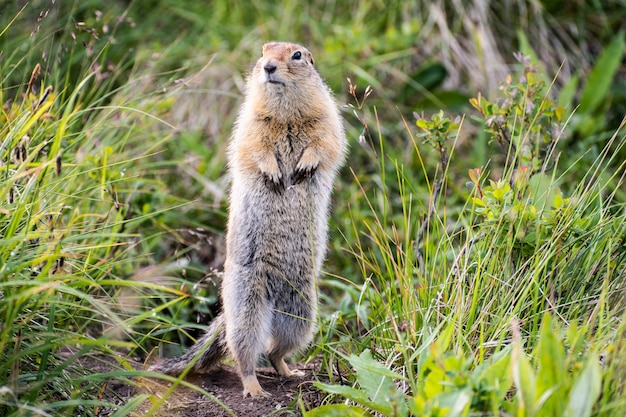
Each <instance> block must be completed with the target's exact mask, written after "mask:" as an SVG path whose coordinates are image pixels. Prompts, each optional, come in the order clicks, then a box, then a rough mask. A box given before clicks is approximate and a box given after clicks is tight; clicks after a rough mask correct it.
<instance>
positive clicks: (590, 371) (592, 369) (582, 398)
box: [567, 354, 602, 417]
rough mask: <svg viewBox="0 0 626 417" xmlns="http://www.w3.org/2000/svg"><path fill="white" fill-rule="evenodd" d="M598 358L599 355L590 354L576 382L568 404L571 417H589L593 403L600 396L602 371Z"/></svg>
mask: <svg viewBox="0 0 626 417" xmlns="http://www.w3.org/2000/svg"><path fill="white" fill-rule="evenodd" d="M596 358H597V355H595V354H591V355H590V357H589V359H588V360H587V365H586V366H585V369H584V370H583V371H582V372H581V374H580V375H579V376H578V379H576V382H574V386H573V387H572V390H571V391H570V393H569V401H568V404H567V415H568V416H569V417H589V416H590V415H591V410H592V408H593V405H594V404H595V402H596V401H597V400H598V397H599V396H600V391H601V390H602V373H601V371H600V365H599V364H598V360H597V359H596Z"/></svg>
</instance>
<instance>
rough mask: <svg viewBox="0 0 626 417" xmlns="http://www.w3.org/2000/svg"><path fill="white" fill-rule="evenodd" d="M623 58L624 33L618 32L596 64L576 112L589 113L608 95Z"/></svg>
mask: <svg viewBox="0 0 626 417" xmlns="http://www.w3.org/2000/svg"><path fill="white" fill-rule="evenodd" d="M623 56H624V32H619V33H618V34H617V35H615V37H614V38H613V40H612V41H611V43H610V44H609V45H608V46H607V47H606V48H605V49H604V51H603V52H602V54H601V55H600V57H599V58H598V61H597V62H596V64H595V66H594V67H593V70H592V71H591V74H589V78H588V80H587V84H586V85H585V88H584V89H583V92H582V95H581V98H580V107H579V108H578V112H579V113H581V114H585V113H591V112H593V111H594V110H596V109H597V107H598V106H599V105H600V103H602V101H603V100H604V99H605V98H606V96H607V94H608V93H609V89H610V88H611V84H612V82H613V78H614V76H615V73H616V72H617V70H618V68H619V66H620V63H621V62H622V57H623Z"/></svg>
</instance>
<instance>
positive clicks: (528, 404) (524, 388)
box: [512, 341, 535, 416]
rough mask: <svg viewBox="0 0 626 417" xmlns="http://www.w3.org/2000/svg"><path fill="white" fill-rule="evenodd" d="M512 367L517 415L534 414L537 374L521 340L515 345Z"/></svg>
mask: <svg viewBox="0 0 626 417" xmlns="http://www.w3.org/2000/svg"><path fill="white" fill-rule="evenodd" d="M512 369H513V380H514V381H515V386H516V388H517V399H518V404H517V415H518V416H531V415H534V413H533V412H532V410H534V408H535V375H534V373H533V369H532V367H531V366H530V362H529V361H528V358H527V357H526V354H525V353H524V350H523V349H522V344H521V342H519V341H518V342H516V343H515V345H514V346H513V356H512Z"/></svg>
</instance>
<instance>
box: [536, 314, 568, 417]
mask: <svg viewBox="0 0 626 417" xmlns="http://www.w3.org/2000/svg"><path fill="white" fill-rule="evenodd" d="M556 330H557V329H555V326H554V325H553V324H552V320H551V316H550V314H548V313H546V314H544V316H543V323H542V325H541V331H540V336H539V344H538V346H537V354H536V356H537V357H538V358H539V361H538V365H539V369H538V371H537V385H536V387H537V391H536V398H542V399H543V401H544V403H543V405H542V407H541V414H542V415H544V416H561V415H563V408H564V407H565V401H566V393H565V367H566V363H565V359H564V353H563V346H562V345H561V342H560V341H559V340H558V339H557V336H556V334H558V332H557V331H556Z"/></svg>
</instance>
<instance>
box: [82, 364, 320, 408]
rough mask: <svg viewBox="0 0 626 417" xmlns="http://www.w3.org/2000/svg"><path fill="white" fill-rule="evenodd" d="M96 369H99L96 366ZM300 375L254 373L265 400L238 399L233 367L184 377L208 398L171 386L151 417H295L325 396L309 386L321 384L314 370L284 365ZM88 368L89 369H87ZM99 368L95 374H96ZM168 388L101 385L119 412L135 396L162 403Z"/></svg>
mask: <svg viewBox="0 0 626 417" xmlns="http://www.w3.org/2000/svg"><path fill="white" fill-rule="evenodd" d="M98 367H99V368H101V367H103V363H102V361H99V363H98ZM290 367H291V368H292V369H293V368H294V367H295V368H297V369H300V370H302V371H304V376H301V377H291V378H284V377H280V376H278V375H277V374H276V372H275V371H274V369H272V368H257V377H258V379H259V382H260V384H261V386H262V387H263V389H264V390H265V391H267V392H268V393H269V394H270V396H269V397H266V398H255V399H252V398H250V397H245V398H244V397H243V386H242V384H241V380H240V378H239V376H238V375H237V373H236V371H235V370H234V368H232V367H230V366H225V365H224V366H222V367H221V368H219V369H216V370H215V371H213V372H211V373H209V374H190V375H187V376H186V378H185V381H186V382H189V383H191V384H193V385H196V386H197V387H200V388H202V389H203V390H205V391H207V392H209V393H210V394H211V395H212V396H213V397H209V396H206V395H204V394H202V393H200V392H198V391H197V390H195V389H193V388H190V387H187V386H184V385H180V384H179V385H177V386H176V387H175V389H174V391H173V392H172V393H171V394H170V395H169V396H168V397H167V399H166V400H165V401H164V402H163V404H162V405H161V406H160V407H159V409H158V411H157V412H156V413H155V414H153V416H155V417H200V416H202V417H213V416H216V417H222V416H237V417H260V416H267V415H270V414H271V415H272V416H278V417H280V416H300V415H302V412H301V411H302V407H304V408H305V409H310V408H312V407H315V406H318V405H320V403H321V401H322V400H323V398H324V397H325V395H324V394H323V393H321V392H319V391H318V390H316V389H315V388H314V387H313V382H314V381H316V380H318V379H324V378H323V376H322V375H318V372H317V370H318V369H319V365H316V364H309V365H306V366H302V365H290ZM92 369H93V368H92ZM102 370H103V369H101V371H102ZM171 386H172V384H171V383H169V382H166V381H163V380H159V379H151V378H138V379H137V380H136V385H134V386H130V385H128V384H126V383H122V382H120V381H110V382H109V383H108V384H107V394H106V396H107V397H108V398H109V401H110V402H112V403H116V404H119V406H120V407H123V406H124V404H126V403H127V402H128V401H129V400H131V399H132V398H135V397H137V396H138V395H141V394H150V395H154V397H156V398H157V399H160V398H163V396H164V395H165V394H166V393H167V391H168V390H169V389H170V388H171ZM152 405H153V404H152V403H151V402H150V401H145V402H144V403H142V404H141V405H140V406H139V407H137V408H135V410H134V413H133V415H136V416H143V415H145V414H146V413H147V411H148V410H150V408H151V407H152ZM114 412H115V410H112V409H101V410H99V413H98V415H99V416H102V417H105V416H110V415H111V414H113V413H114Z"/></svg>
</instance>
